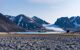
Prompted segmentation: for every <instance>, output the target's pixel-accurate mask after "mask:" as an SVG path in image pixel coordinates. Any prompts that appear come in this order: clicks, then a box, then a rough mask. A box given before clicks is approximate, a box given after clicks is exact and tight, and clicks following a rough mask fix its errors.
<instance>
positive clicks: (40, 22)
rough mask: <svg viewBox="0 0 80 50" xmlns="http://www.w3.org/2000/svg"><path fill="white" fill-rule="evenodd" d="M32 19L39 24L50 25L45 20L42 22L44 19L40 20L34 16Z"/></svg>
mask: <svg viewBox="0 0 80 50" xmlns="http://www.w3.org/2000/svg"><path fill="white" fill-rule="evenodd" d="M32 19H33V20H34V21H36V22H37V23H38V24H49V23H48V22H46V21H44V20H42V19H40V18H38V17H36V16H33V17H32Z"/></svg>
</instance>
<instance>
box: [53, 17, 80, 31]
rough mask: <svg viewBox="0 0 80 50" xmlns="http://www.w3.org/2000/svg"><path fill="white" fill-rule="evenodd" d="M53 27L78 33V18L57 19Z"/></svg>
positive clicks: (79, 18) (79, 25)
mask: <svg viewBox="0 0 80 50" xmlns="http://www.w3.org/2000/svg"><path fill="white" fill-rule="evenodd" d="M54 25H57V26H59V27H61V28H63V29H64V30H73V31H80V16H73V17H71V18H68V17H61V18H58V19H57V21H56V22H55V24H54Z"/></svg>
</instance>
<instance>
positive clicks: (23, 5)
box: [0, 0, 80, 24]
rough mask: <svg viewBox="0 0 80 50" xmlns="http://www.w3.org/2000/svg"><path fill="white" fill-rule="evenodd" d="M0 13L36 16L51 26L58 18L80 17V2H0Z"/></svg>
mask: <svg viewBox="0 0 80 50" xmlns="http://www.w3.org/2000/svg"><path fill="white" fill-rule="evenodd" d="M0 13H3V14H4V15H6V14H7V15H12V16H17V15H19V14H25V15H26V16H29V17H32V16H37V17H39V18H41V19H43V20H45V21H47V22H49V23H51V24H52V23H54V22H55V21H56V20H57V18H60V17H71V16H80V0H0Z"/></svg>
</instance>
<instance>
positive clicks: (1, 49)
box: [0, 34, 80, 50]
mask: <svg viewBox="0 0 80 50" xmlns="http://www.w3.org/2000/svg"><path fill="white" fill-rule="evenodd" d="M0 50H80V35H79V34H73V35H72V34H0Z"/></svg>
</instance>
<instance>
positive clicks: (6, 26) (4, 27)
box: [0, 13, 26, 32]
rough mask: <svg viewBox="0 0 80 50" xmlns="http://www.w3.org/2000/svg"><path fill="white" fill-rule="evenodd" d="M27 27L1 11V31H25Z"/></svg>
mask: <svg viewBox="0 0 80 50" xmlns="http://www.w3.org/2000/svg"><path fill="white" fill-rule="evenodd" d="M24 31H26V30H25V29H23V28H21V27H19V26H17V25H16V24H15V23H13V22H12V21H10V20H9V19H8V18H6V17H5V16H4V15H3V14H1V13H0V32H24Z"/></svg>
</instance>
